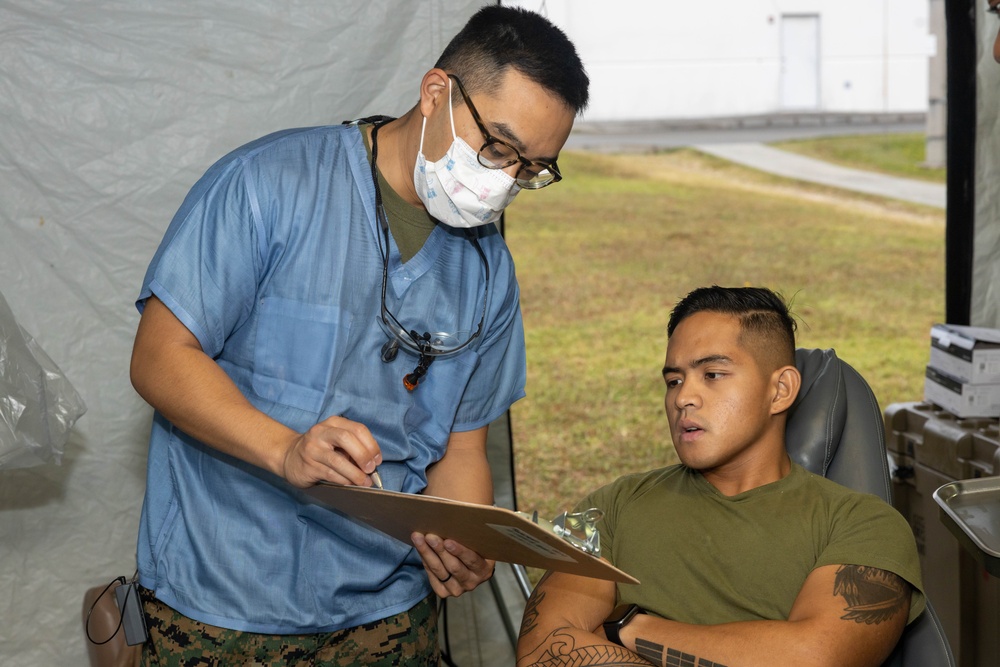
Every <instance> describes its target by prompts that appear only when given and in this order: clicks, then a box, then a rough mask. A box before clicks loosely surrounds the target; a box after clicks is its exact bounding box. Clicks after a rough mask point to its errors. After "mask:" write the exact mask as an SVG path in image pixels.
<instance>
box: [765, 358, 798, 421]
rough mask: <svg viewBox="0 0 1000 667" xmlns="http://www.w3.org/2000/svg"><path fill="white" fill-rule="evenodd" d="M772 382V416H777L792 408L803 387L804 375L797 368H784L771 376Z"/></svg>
mask: <svg viewBox="0 0 1000 667" xmlns="http://www.w3.org/2000/svg"><path fill="white" fill-rule="evenodd" d="M771 382H772V384H773V388H774V398H773V399H772V400H771V414H772V415H777V414H780V413H782V412H785V411H786V410H788V409H789V408H790V407H792V403H794V402H795V397H796V396H798V395H799V388H800V387H801V386H802V375H801V374H799V369H797V368H796V367H795V366H782V367H781V368H779V369H778V370H776V371H774V373H773V374H772V375H771Z"/></svg>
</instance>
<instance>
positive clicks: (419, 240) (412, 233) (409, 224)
mask: <svg viewBox="0 0 1000 667" xmlns="http://www.w3.org/2000/svg"><path fill="white" fill-rule="evenodd" d="M361 136H362V137H364V140H365V148H366V149H367V150H368V159H369V160H371V157H372V147H371V144H370V142H369V141H368V132H367V131H366V128H365V127H364V126H362V127H361ZM376 173H377V174H378V186H379V191H380V192H381V193H382V208H384V209H385V217H386V218H387V220H388V222H389V232H390V233H391V234H392V238H393V240H394V241H395V242H396V247H397V248H399V255H400V258H401V260H402V262H403V263H404V264H405V263H406V262H408V261H410V259H411V258H412V257H413V256H414V255H416V254H417V253H418V252H419V251H420V249H421V248H422V247H423V246H424V242H425V241H426V240H427V237H428V236H430V235H431V232H432V231H434V227H435V225H437V223H436V222H435V220H434V218H433V217H431V215H430V214H429V213H428V212H427V211H426V210H425V209H423V208H418V207H416V206H411V205H410V204H407V203H406V202H405V201H403V198H402V197H400V196H399V195H398V194H396V191H395V190H393V189H392V188H391V187H390V186H389V183H388V181H386V180H385V178H383V177H382V172H381V170H377V171H376Z"/></svg>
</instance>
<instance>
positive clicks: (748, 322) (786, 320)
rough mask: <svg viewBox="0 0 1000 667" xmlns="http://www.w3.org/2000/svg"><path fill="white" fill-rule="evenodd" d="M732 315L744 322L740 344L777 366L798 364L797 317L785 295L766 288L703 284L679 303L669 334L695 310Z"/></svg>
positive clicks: (670, 321)
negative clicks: (793, 316) (794, 316)
mask: <svg viewBox="0 0 1000 667" xmlns="http://www.w3.org/2000/svg"><path fill="white" fill-rule="evenodd" d="M700 312H712V313H723V314H726V315H732V316H733V317H736V318H738V319H739V322H740V343H741V344H743V345H746V346H748V347H751V348H754V349H755V350H757V352H758V354H759V355H760V356H762V357H764V358H765V359H770V360H771V363H773V364H774V367H775V368H778V367H780V366H785V365H790V366H794V365H795V330H796V324H795V320H794V319H793V318H792V315H791V313H790V312H789V310H788V305H787V304H786V303H785V300H784V299H783V298H782V296H781V295H780V294H778V293H776V292H773V291H771V290H769V289H767V288H764V287H719V286H718V285H713V286H711V287H699V288H698V289H696V290H694V291H692V292H691V293H689V294H688V295H687V296H685V297H684V298H683V299H681V300H680V301H678V302H677V305H676V306H674V309H673V311H671V313H670V320H669V321H668V323H667V337H668V338H669V337H670V336H672V335H673V333H674V329H676V328H677V325H679V324H680V323H681V322H683V321H684V320H685V319H687V318H688V317H691V316H692V315H694V314H695V313H700Z"/></svg>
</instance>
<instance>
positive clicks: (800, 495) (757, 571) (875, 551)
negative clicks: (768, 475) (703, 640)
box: [578, 464, 924, 625]
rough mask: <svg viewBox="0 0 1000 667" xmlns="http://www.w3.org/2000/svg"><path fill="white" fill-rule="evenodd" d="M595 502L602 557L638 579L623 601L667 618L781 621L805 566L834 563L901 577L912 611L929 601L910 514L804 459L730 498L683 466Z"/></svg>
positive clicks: (619, 486) (613, 487)
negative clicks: (814, 469) (816, 470)
mask: <svg viewBox="0 0 1000 667" xmlns="http://www.w3.org/2000/svg"><path fill="white" fill-rule="evenodd" d="M589 507H597V508H599V509H601V510H603V511H604V518H603V519H601V521H600V522H599V523H598V527H599V529H600V533H601V555H602V556H603V557H604V558H607V559H608V560H609V561H610V562H611V563H612V564H614V565H615V567H617V568H619V569H621V570H624V571H625V572H628V573H629V574H631V575H632V576H634V577H636V578H637V579H639V581H640V582H642V583H641V584H640V585H638V586H635V585H628V584H619V585H618V594H619V596H620V598H621V602H622V603H633V602H634V603H636V604H638V605H639V606H641V607H643V608H644V609H646V610H648V611H651V612H653V613H655V614H657V615H659V616H662V617H664V618H669V619H673V620H676V621H682V622H685V623H694V624H699V625H713V624H717V623H727V622H732V621H749V620H762V619H764V620H784V619H787V618H788V614H789V612H790V611H791V608H792V603H793V602H794V601H795V598H796V596H797V595H798V593H799V590H800V589H801V588H802V584H803V583H804V582H805V579H806V577H807V576H808V575H809V573H810V572H811V571H812V570H813V569H815V568H817V567H820V566H823V565H837V564H842V565H861V566H868V567H875V568H879V569H882V570H887V571H889V572H893V573H895V574H897V575H899V576H900V577H902V578H903V579H905V580H906V581H908V582H909V583H910V584H912V585H913V595H912V597H911V599H910V618H909V620H910V621H913V619H915V618H916V617H917V616H918V615H919V614H920V612H921V611H923V608H924V594H923V592H922V586H923V583H922V581H921V578H920V561H919V557H918V555H917V548H916V543H915V540H914V538H913V532H912V531H911V530H910V527H909V525H908V524H907V523H906V520H905V519H904V518H903V516H902V515H901V514H899V512H897V511H896V510H895V508H893V507H892V506H891V505H889V504H888V503H886V502H885V501H883V500H882V499H881V498H878V497H876V496H874V495H870V494H862V493H858V492H856V491H853V490H851V489H848V488H846V487H843V486H841V485H839V484H837V483H835V482H831V481H830V480H828V479H825V478H823V477H820V476H818V475H814V474H812V473H810V472H808V471H807V470H805V469H804V468H802V467H801V466H799V465H797V464H792V470H791V472H790V473H789V474H788V475H786V476H785V477H784V478H783V479H781V480H779V481H777V482H774V483H772V484H767V485H764V486H761V487H758V488H756V489H753V490H751V491H747V492H746V493H741V494H739V495H736V496H731V497H727V496H724V495H723V494H721V493H720V492H719V491H718V490H717V489H716V488H715V487H713V486H712V485H711V484H710V483H709V482H708V481H707V480H706V479H705V478H704V477H703V476H702V475H701V473H699V472H697V471H694V470H692V469H690V468H687V467H686V466H683V465H678V466H671V467H668V468H662V469H659V470H654V471H651V472H646V473H638V474H633V475H627V476H625V477H621V478H619V479H618V480H617V481H615V482H613V483H611V484H609V485H607V486H605V487H603V488H601V489H598V490H597V491H595V492H593V493H592V494H590V495H589V496H587V498H585V499H584V501H583V502H581V503H580V504H579V505H578V509H585V508H589ZM831 593H832V591H831Z"/></svg>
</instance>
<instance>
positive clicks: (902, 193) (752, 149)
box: [566, 114, 945, 208]
mask: <svg viewBox="0 0 1000 667" xmlns="http://www.w3.org/2000/svg"><path fill="white" fill-rule="evenodd" d="M925 127H926V125H925V120H924V117H923V115H922V114H794V115H789V114H776V115H768V116H756V117H743V118H728V119H727V118H721V119H720V118H716V119H706V120H688V121H671V122H667V121H663V122H654V121H649V122H622V123H586V122H583V123H578V124H577V125H576V126H575V127H574V129H573V133H572V134H570V137H569V140H568V141H567V142H566V149H568V150H583V151H592V152H614V153H643V152H651V151H656V150H667V149H671V148H681V147H691V148H694V149H696V150H699V151H702V152H704V153H708V154H710V155H715V156H716V157H720V158H722V159H724V160H729V161H731V162H735V163H738V164H741V165H744V166H746V167H750V168H752V169H758V170H760V171H764V172H768V173H772V174H776V175H779V176H784V177H787V178H794V179H797V180H801V181H810V182H814V183H820V184H822V185H828V186H831V187H836V188H842V189H845V190H852V191H856V192H863V193H866V194H871V195H877V196H880V197H889V198H892V199H899V200H902V201H907V202H912V203H916V204H923V205H925V206H933V207H936V208H944V207H945V186H944V185H942V184H940V183H931V182H928V181H920V180H914V179H907V178H899V177H894V176H885V175H883V174H878V173H875V172H869V171H860V170H856V169H847V168H845V167H839V166H836V165H832V164H830V163H827V162H822V161H820V160H815V159H812V158H807V157H803V156H800V155H796V154H794V153H789V152H787V151H782V150H779V149H776V148H772V147H771V146H768V145H766V144H767V143H770V142H776V141H783V140H788V139H804V138H811V137H823V136H838V135H847V134H897V133H903V132H923V131H924V129H925Z"/></svg>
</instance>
